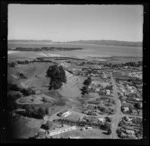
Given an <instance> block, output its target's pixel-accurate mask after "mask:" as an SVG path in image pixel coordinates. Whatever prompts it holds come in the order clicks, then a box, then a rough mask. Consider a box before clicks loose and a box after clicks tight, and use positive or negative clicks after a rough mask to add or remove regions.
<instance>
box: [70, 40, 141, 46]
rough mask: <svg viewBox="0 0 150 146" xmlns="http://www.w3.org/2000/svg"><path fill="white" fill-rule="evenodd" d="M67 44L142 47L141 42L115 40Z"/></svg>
mask: <svg viewBox="0 0 150 146" xmlns="http://www.w3.org/2000/svg"><path fill="white" fill-rule="evenodd" d="M67 43H80V44H95V45H112V46H131V47H141V46H142V42H127V41H116V40H79V41H70V42H67Z"/></svg>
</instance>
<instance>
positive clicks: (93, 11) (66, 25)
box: [8, 4, 143, 42]
mask: <svg viewBox="0 0 150 146" xmlns="http://www.w3.org/2000/svg"><path fill="white" fill-rule="evenodd" d="M11 39H17V40H18V39H25V40H30V39H31V40H52V41H59V42H65V41H74V40H121V41H134V42H136V41H142V40H143V6H142V5H32V4H30V5H27V4H9V6H8V40H11Z"/></svg>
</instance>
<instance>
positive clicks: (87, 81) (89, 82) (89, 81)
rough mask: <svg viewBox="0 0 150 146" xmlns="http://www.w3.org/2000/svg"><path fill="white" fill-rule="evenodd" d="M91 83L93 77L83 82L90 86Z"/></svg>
mask: <svg viewBox="0 0 150 146" xmlns="http://www.w3.org/2000/svg"><path fill="white" fill-rule="evenodd" d="M91 82H92V79H91V77H88V78H87V79H86V80H85V81H84V82H83V84H84V85H87V86H88V85H90V84H91Z"/></svg>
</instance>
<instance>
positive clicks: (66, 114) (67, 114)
mask: <svg viewBox="0 0 150 146" xmlns="http://www.w3.org/2000/svg"><path fill="white" fill-rule="evenodd" d="M70 114H71V112H70V111H67V112H65V113H63V114H62V116H63V117H67V116H69V115H70Z"/></svg>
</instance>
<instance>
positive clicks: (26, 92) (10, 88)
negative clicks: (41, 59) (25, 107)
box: [8, 82, 35, 96]
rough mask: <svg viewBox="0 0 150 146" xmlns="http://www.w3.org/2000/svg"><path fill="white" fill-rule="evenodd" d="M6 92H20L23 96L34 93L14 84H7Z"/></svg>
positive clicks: (29, 89)
mask: <svg viewBox="0 0 150 146" xmlns="http://www.w3.org/2000/svg"><path fill="white" fill-rule="evenodd" d="M8 91H20V92H21V93H22V94H23V95H24V96H29V95H31V94H35V91H34V90H32V89H31V88H27V89H25V88H21V87H18V86H17V85H16V84H12V83H10V82H9V83H8Z"/></svg>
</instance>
